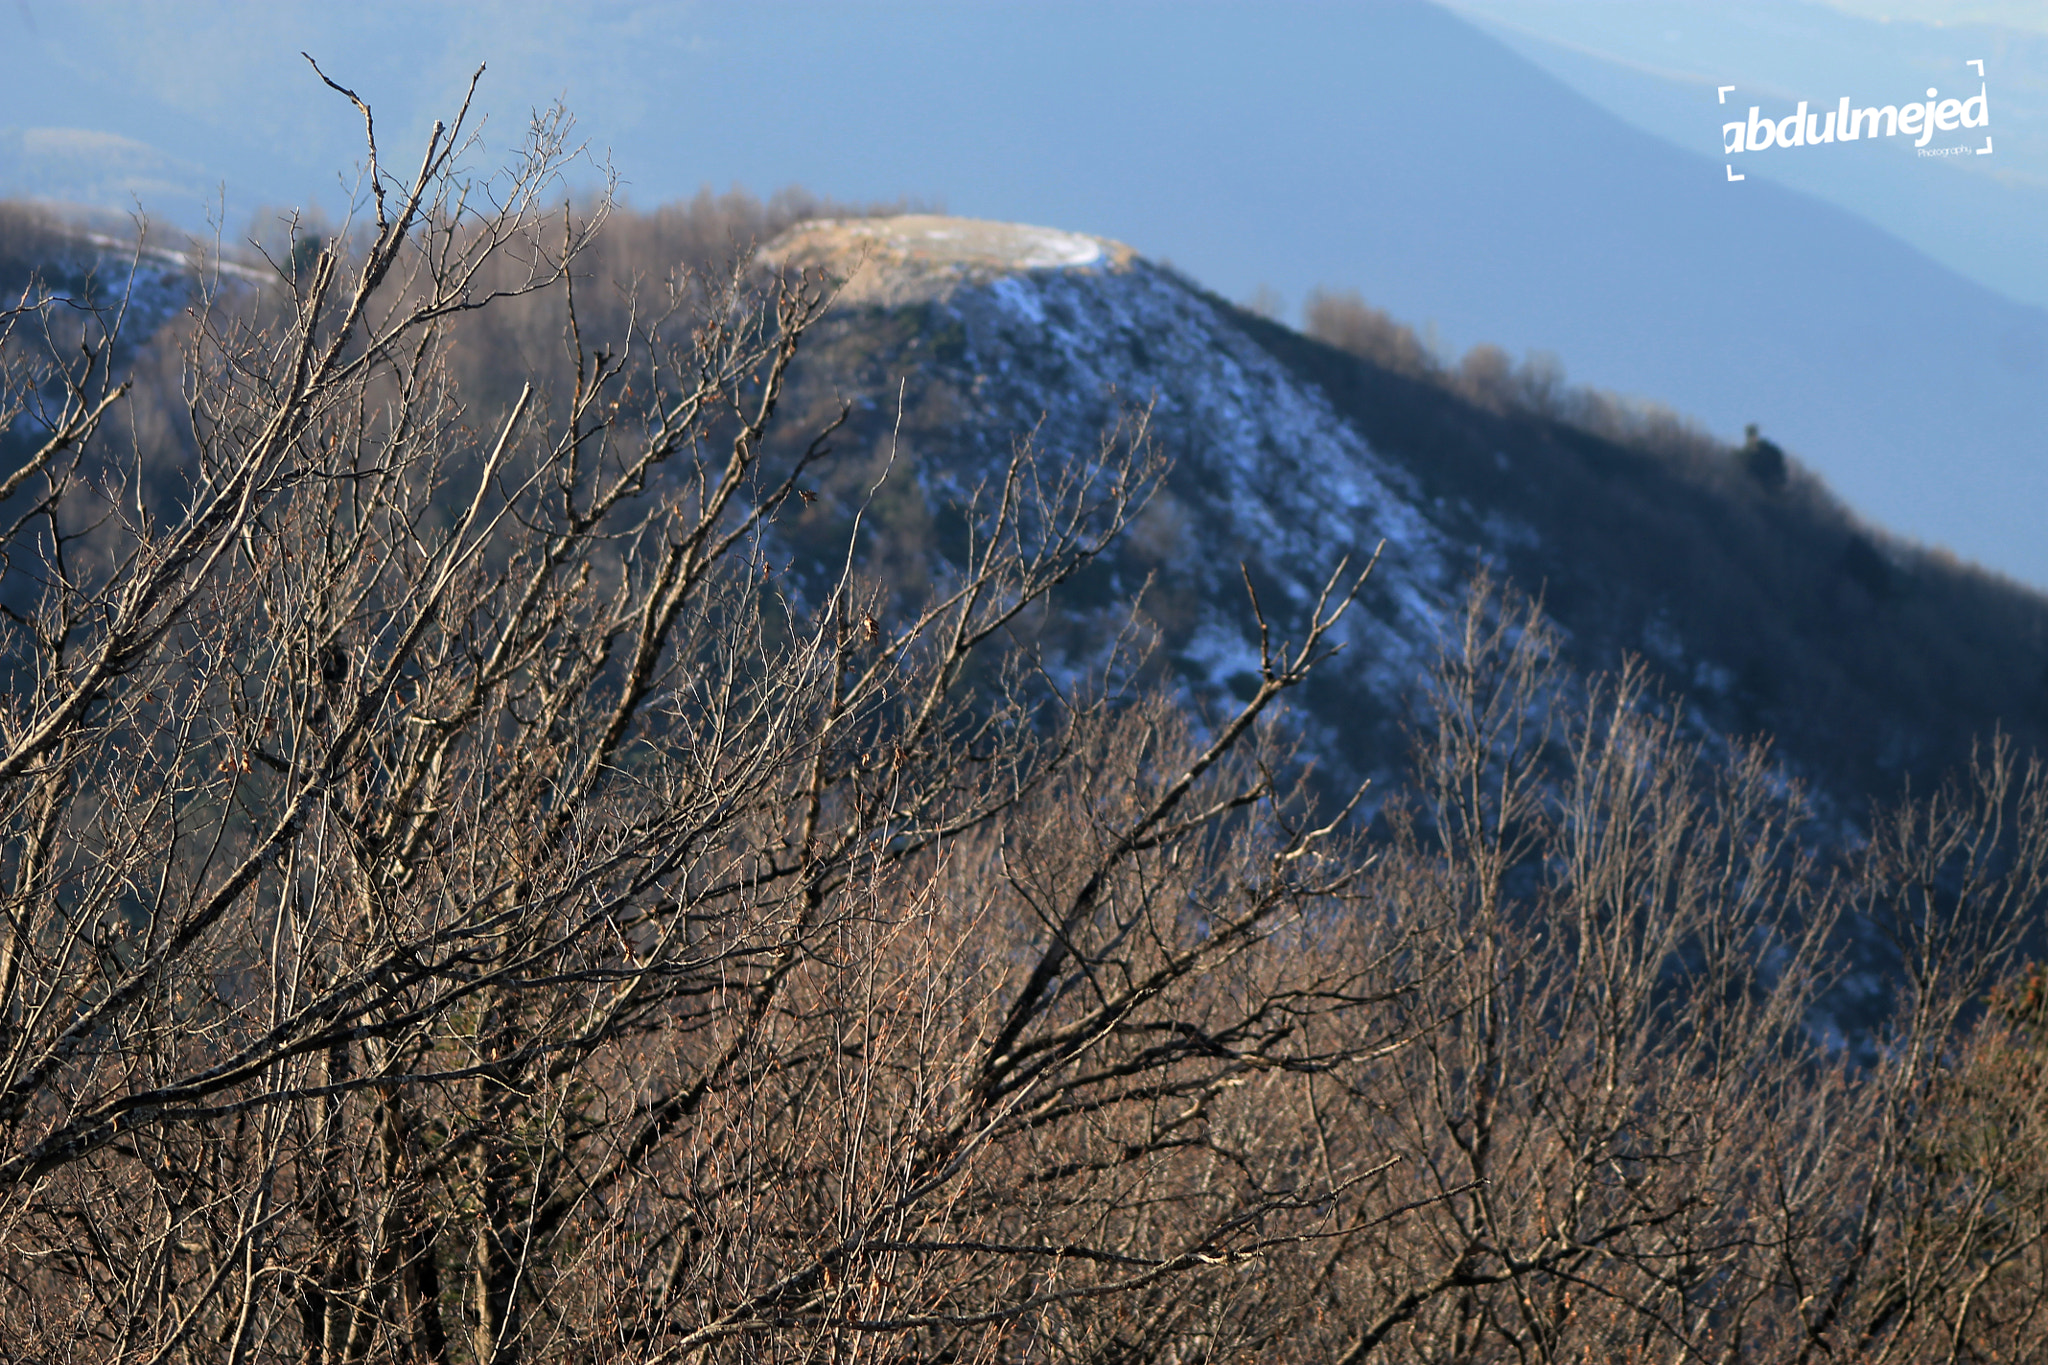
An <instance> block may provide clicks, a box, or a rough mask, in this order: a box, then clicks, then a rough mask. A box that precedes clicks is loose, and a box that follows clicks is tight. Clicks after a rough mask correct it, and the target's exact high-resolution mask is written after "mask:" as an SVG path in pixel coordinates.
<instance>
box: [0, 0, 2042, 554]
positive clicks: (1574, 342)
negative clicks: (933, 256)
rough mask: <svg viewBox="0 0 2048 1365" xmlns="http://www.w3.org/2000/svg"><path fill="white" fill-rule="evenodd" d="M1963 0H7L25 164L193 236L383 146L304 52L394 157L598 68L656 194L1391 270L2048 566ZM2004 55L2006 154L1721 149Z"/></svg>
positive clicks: (1284, 289)
mask: <svg viewBox="0 0 2048 1365" xmlns="http://www.w3.org/2000/svg"><path fill="white" fill-rule="evenodd" d="M1958 4H1959V8H1958V9H1956V10H1955V11H1953V12H1954V13H1956V14H1957V15H1958V16H1959V17H1963V18H1968V19H1970V20H1971V23H1968V24H1964V23H1953V24H1944V25H1936V24H1931V23H1920V22H1913V21H1911V19H1910V18H1909V17H1907V16H1906V11H1908V10H1909V9H1914V10H1916V11H1924V10H1925V9H1926V8H1927V4H1924V3H1923V4H1918V5H1917V6H1916V5H1914V4H1913V3H1912V2H1911V0H1908V2H1907V3H1901V4H1897V5H1893V6H1890V7H1889V8H1888V9H1886V7H1885V6H1883V5H1882V4H1881V3H1879V0H1872V3H1868V4H1866V3H1863V0H1843V2H1842V3H1839V4H1833V5H1823V4H1816V3H1803V2H1802V0H1456V6H1457V9H1458V12H1459V14H1460V15H1462V16H1463V17H1462V18H1456V17H1453V16H1452V15H1451V14H1450V13H1449V12H1447V11H1445V10H1442V9H1432V8H1428V7H1425V6H1422V5H1420V4H1418V3H1410V4H1401V3H1394V2H1393V0H1359V2H1357V3H1339V2H1337V0H1328V2H1326V3H1306V2H1304V3H1282V2H1281V0H1262V2H1261V3H1237V4H1229V3H1220V2H1218V3H1197V2H1195V0H1185V2H1183V3H1161V2H1154V3H1145V2H1144V0H1123V2H1122V3H1115V2H1114V0H1097V3H1090V4H1078V3H1062V2H1061V0H1029V3H1003V2H999V0H953V2H952V3H945V4H938V3H913V2H912V0H899V2H897V3H883V2H882V0H830V2H829V3H826V2H824V0H807V2H805V3H798V2H797V0H789V2H788V3H745V4H741V3H733V2H731V0H727V2H725V3H671V4H659V5H656V4H644V3H631V2H630V0H613V2H611V3H603V2H598V0H594V2H592V3H584V4H577V5H563V4H552V5H544V4H536V3H515V2H510V0H508V2H507V3H500V4H488V3H465V4H459V5H458V4H435V3H423V2H422V0H412V3H406V4H390V3H355V4H351V5H348V6H338V5H333V4H323V5H317V6H316V5H311V4H302V3H289V2H284V3H280V2H273V3H264V4H240V3H220V4H203V3H180V4H165V3H150V4H140V3H132V2H131V3H120V4H115V3H93V2H92V0H83V2H81V0H70V2H69V3H64V4H57V3H52V0H0V50H4V51H5V52H6V53H7V54H8V57H9V80H8V81H7V82H6V84H5V85H4V86H0V192H9V191H11V192H28V193H34V194H40V195H45V196H50V197H56V198H63V199H69V200H74V201H81V202H88V203H97V204H99V205H102V206H105V205H108V204H113V205H117V206H118V205H125V204H127V203H128V202H129V201H130V200H131V198H132V197H135V196H139V197H140V198H141V200H142V202H143V205H144V207H145V208H146V209H147V210H149V211H150V212H151V213H152V214H154V215H156V216H158V217H159V218H162V219H166V220H170V221H176V222H181V223H184V224H187V225H196V224H198V223H200V222H202V221H203V220H204V217H205V212H206V210H205V207H204V206H205V205H206V203H207V202H208V201H209V200H211V199H212V198H213V197H214V196H215V195H217V194H218V193H220V187H221V186H223V185H225V196H226V198H225V203H226V209H225V214H224V222H225V223H226V226H227V235H228V236H229V237H230V238H231V239H232V238H237V237H239V236H241V235H242V234H243V233H244V232H245V231H246V230H247V227H248V225H249V223H250V222H251V219H252V216H253V215H255V214H256V212H257V210H258V209H259V206H264V205H270V206H289V205H295V204H307V203H319V204H321V205H323V206H325V207H326V208H327V209H328V210H329V211H330V212H331V211H333V210H335V209H336V208H338V207H339V205H340V204H341V203H342V202H343V201H342V193H341V190H340V189H339V185H340V184H341V183H342V182H343V181H344V180H345V179H346V173H347V170H348V168H349V167H350V166H352V165H353V164H354V162H355V161H356V160H357V159H358V158H359V156H360V126H359V123H358V121H357V120H356V119H355V118H354V116H353V114H352V112H351V111H350V110H349V109H348V107H347V106H346V104H345V103H344V102H343V101H341V100H339V99H338V98H337V97H335V96H333V95H331V94H330V93H328V92H327V91H325V90H323V89H322V88H321V87H320V86H319V85H318V83H317V82H316V81H315V79H314V78H313V76H312V74H311V73H310V72H309V71H308V70H307V69H306V66H305V63H304V61H303V59H302V58H301V57H300V56H299V55H298V54H299V52H300V50H301V49H304V50H307V51H310V52H312V53H314V54H315V55H316V56H318V57H319V58H320V60H321V62H322V63H323V65H324V66H326V68H327V69H328V70H329V71H330V73H332V74H333V75H334V76H336V77H337V78H338V79H340V80H343V81H344V82H346V83H348V84H350V85H352V86H354V87H355V88H356V89H357V90H358V91H360V92H361V93H362V94H363V95H364V96H365V97H366V98H367V99H369V100H370V101H371V102H372V103H373V105H374V106H375V107H376V110H377V114H378V121H379V122H378V126H379V129H380V133H381V135H382V137H383V139H384V142H385V145H386V148H387V153H388V154H389V155H391V156H392V158H393V159H394V160H403V159H404V157H405V156H406V155H407V149H409V148H412V147H416V146H417V144H418V140H419V139H420V137H421V136H422V135H423V134H424V131H425V129H426V128H427V126H428V125H429V124H430V122H431V121H432V120H433V119H434V118H435V117H437V116H441V115H444V114H446V113H447V112H448V111H449V110H450V109H451V108H452V105H453V103H454V101H455V100H456V99H457V98H458V97H459V95H460V92H461V90H462V87H463V85H464V84H465V82H466V80H467V77H468V74H469V72H470V71H472V70H473V69H474V68H475V66H476V65H477V64H478V63H480V62H487V63H488V65H489V71H488V73H487V74H486V76H485V78H484V83H483V85H482V88H481V91H480V95H479V103H480V105H481V107H482V108H483V109H484V110H486V111H488V113H489V118H490V122H489V124H488V136H489V139H490V141H491V142H492V144H493V145H494V146H495V147H497V148H499V149H502V148H504V147H507V146H510V145H512V144H514V143H515V142H516V141H517V139H518V134H519V132H520V130H521V129H522V128H523V126H524V123H525V120H526V118H527V117H528V114H529V112H530V111H531V110H533V109H534V108H536V107H541V106H546V105H547V104H549V103H551V102H552V101H554V100H556V99H561V100H563V101H565V102H566V103H567V104H568V106H569V107H570V108H571V109H572V110H573V111H574V112H575V114H576V116H577V117H578V119H579V121H580V127H581V129H582V131H583V132H584V133H585V134H586V135H587V136H588V138H589V139H590V142H591V145H592V148H593V150H594V152H595V153H596V154H598V155H601V156H602V155H608V156H609V159H610V161H611V164H612V165H613V166H614V167H615V168H616V170H617V172H618V174H619V175H620V177H621V179H622V183H623V188H624V193H625V195H626V196H627V197H628V199H629V200H631V201H632V202H635V203H638V204H642V205H648V204H653V203H657V202H660V201H663V200H666V199H671V198H675V197H679V196H685V195H688V194H690V193H693V192H694V191H695V190H696V189H697V188H698V187H699V186H701V185H706V184H708V185H711V186H713V187H715V188H721V189H722V188H725V187H727V186H729V185H732V184H735V183H739V184H744V185H745V186H747V187H748V188H750V189H753V190H756V191H757V192H768V191H772V190H774V189H776V188H778V187H781V186H784V185H788V184H792V183H800V184H802V185H804V186H806V187H808V188H809V189H811V190H813V191H816V192H819V193H823V194H829V195H833V196H836V197H840V198H847V199H889V198H895V197H899V196H913V197H920V198H924V199H926V200H930V201H938V202H942V203H943V204H944V205H945V206H946V207H948V208H949V209H950V210H952V211H954V212H957V213H963V214H969V215H974V216H981V217H990V218H1003V219H1014V220H1020V221H1025V222H1039V223H1048V224H1052V225H1055V226H1059V227H1063V228H1070V229H1076V230H1081V231H1089V232H1096V233H1101V234H1104V235H1107V236H1112V237H1117V238H1120V239H1122V240H1125V241H1127V242H1130V243H1131V244H1132V245H1133V246H1136V247H1137V248H1138V249H1140V250H1141V251H1144V252H1146V253H1147V254H1149V255H1152V256H1154V257H1161V258H1166V259H1170V260H1171V261H1172V262H1174V263H1175V264H1176V265H1178V266H1180V267H1181V268H1182V269H1184V270H1186V271H1187V272H1188V273H1189V274H1191V275H1192V276H1193V277H1194V278H1196V279H1197V280H1198V281H1200V282H1201V283H1203V284H1205V285H1207V286H1209V287H1211V288H1213V289H1215V290H1217V291H1218V292H1220V293H1222V294H1225V295H1227V296H1230V297H1233V298H1239V299H1244V298H1248V297H1250V296H1251V295H1252V293H1253V292H1254V290H1256V289H1258V288H1259V287H1260V286H1261V285H1266V286H1270V287H1271V288H1272V289H1274V290H1277V291H1278V293H1279V295H1280V296H1281V297H1282V298H1283V299H1285V300H1286V301H1287V302H1288V303H1289V304H1290V305H1291V304H1298V302H1299V301H1300V300H1301V298H1302V297H1303V296H1304V294H1305V293H1306V292H1307V291H1308V290H1309V289H1311V288H1313V287H1315V286H1318V285H1323V286H1333V287H1337V288H1355V289H1358V290H1360V291H1362V292H1363V293H1364V294H1365V295H1366V297H1367V298H1369V299H1371V300H1372V301H1374V302H1376V303H1379V304H1380V305H1382V306H1384V307H1386V308H1388V309H1389V310H1390V311H1391V312H1393V313H1394V314H1395V315H1396V316H1398V317H1401V318H1404V319H1406V320H1409V321H1411V322H1413V323H1415V324H1416V325H1417V326H1419V327H1421V326H1429V327H1432V328H1433V329H1434V335H1435V336H1437V337H1438V338H1439V340H1440V342H1441V344H1442V346H1443V348H1444V349H1445V350H1446V351H1447V352H1448V353H1450V354H1453V355H1455V354H1457V353H1459V352H1461V351H1463V350H1464V349H1465V348H1466V347H1468V346H1470V345H1472V344H1474V343H1477V342H1482V341H1486V342H1496V343H1499V344H1502V345H1504V346H1506V347H1507V348H1508V349H1509V350H1510V351H1511V352H1514V353H1518V354H1519V353H1521V352H1524V351H1529V350H1546V351H1550V352H1553V353H1555V354H1556V355H1557V356H1559V357H1560V358H1561V359H1562V360H1563V362H1564V364H1565V366H1566V368H1567V370H1568V371H1569V372H1570V374H1571V375H1572V376H1573V377H1574V378H1576V379H1580V380H1583V381H1588V382H1593V383H1597V384H1600V385H1602V386H1605V387H1609V388H1613V389H1618V390H1621V391H1623V392H1629V393H1635V394H1638V395H1643V396H1646V397H1649V398H1654V399H1659V400H1663V401H1666V402H1669V403H1670V404H1672V405H1673V406H1675V407H1677V408H1679V409H1680V410H1681V411H1685V412H1689V413H1692V414H1695V415H1697V416H1698V417H1700V418H1701V419H1702V420H1704V421H1706V422H1707V423H1708V424H1709V425H1710V426H1711V427H1712V428H1713V429H1714V430H1716V431H1718V432H1720V433H1722V434H1723V435H1725V436H1731V437H1732V436H1735V435H1737V434H1738V433H1739V432H1740V429H1741V426H1742V424H1743V423H1744V422H1745V421H1752V420H1754V421H1760V422H1761V423H1763V425H1764V426H1765V428H1766V430H1768V431H1771V432H1772V433H1774V434H1775V435H1778V436H1780V437H1781V438H1782V439H1785V440H1787V441H1788V443H1789V444H1790V445H1791V447H1792V448H1793V449H1794V450H1795V453H1797V454H1799V455H1800V456H1801V457H1802V458H1804V459H1806V460H1807V461H1808V462H1809V463H1811V464H1813V465H1814V466H1815V467H1816V468H1818V469H1820V470H1821V472H1822V473H1823V474H1825V475H1826V476H1827V477H1828V478H1829V479H1830V480H1831V481H1832V482H1833V483H1834V484H1835V485H1836V486H1837V487H1838V488H1839V489H1841V490H1842V491H1843V493H1844V494H1845V496H1847V497H1848V498H1849V499H1850V500H1851V502H1852V503H1853V504H1855V505H1856V506H1858V507H1859V508H1862V509H1864V510H1866V511H1867V512H1868V513H1869V514H1871V515H1872V516H1874V517H1876V518H1877V519H1879V520H1880V521H1882V522H1884V523H1885V524H1888V525H1890V526H1893V527H1895V528H1897V529H1900V530H1902V531H1904V532H1906V533H1908V534H1911V535H1914V536H1918V537H1921V538H1925V539H1928V540H1932V541H1937V542H1940V543H1945V544H1948V545H1950V546H1952V547H1954V548H1956V549H1957V550H1958V551H1960V552H1961V553H1963V554H1965V555H1967V556H1969V557H1972V558H1976V559H1979V560H1982V561H1983V562H1986V563H1988V564H1991V565H1994V566H1996V567H2000V568H2004V569H2006V570H2007V571H2009V572H2013V573H2016V574H2019V575H2021V576H2023V577H2026V578H2028V579H2030V580H2032V581H2034V582H2036V583H2041V584H2044V585H2048V537H2044V536H2042V535H2041V534H2040V529H2041V524H2042V517H2041V512H2042V511H2043V510H2044V509H2048V398H2044V397H2043V395H2048V312H2043V311H2042V310H2041V309H2039V308H2038V307H2032V306H2022V305H2028V304H2039V303H2042V302H2048V252H2044V251H2043V250H2042V249H2041V244H2042V243H2043V241H2044V239H2048V233H2044V229H2048V198H2044V196H2048V19H2044V20H2043V21H2042V22H2040V23H2033V22H2029V21H2030V19H2031V17H2032V16H2034V15H2038V14H2041V13H2043V12H2044V11H2048V3H2043V4H2035V5H2023V4H2021V3H2020V0H1958ZM1879 9H1884V10H1885V12H1888V13H1891V14H1892V15H1893V18H1892V20H1891V21H1890V22H1879V20H1878V19H1877V18H1874V17H1872V13H1871V12H1872V11H1875V10H1879ZM1982 21H1989V22H1992V23H1994V24H2003V25H2004V26H2003V27H1984V26H1983V22H1982ZM1972 57H1983V58H1985V59H1986V60H1987V62H1988V63H1989V72H1990V85H1991V88H1992V90H1993V92H1994V99H1995V101H1996V105H1995V107H1996V114H1995V117H1994V127H1995V129H1996V131H1997V134H1998V136H1999V138H2000V139H2001V143H2000V146H1999V150H1998V153H1997V154H1996V155H1995V156H1993V157H1990V158H1983V159H1977V158H1974V157H1972V158H1969V159H1949V160H1947V161H1944V162H1939V163H1937V162H1931V161H1928V160H1925V159H1921V158H1917V157H1915V156H1914V155H1912V154H1911V153H1910V149H1905V148H1902V147H1901V146H1898V145H1889V146H1872V145H1865V146H1861V147H1857V148H1829V149H1814V150H1813V151H1811V152H1808V153H1803V154H1788V155H1786V156H1783V157H1780V158H1778V159H1777V160H1775V161H1772V160H1769V159H1768V157H1766V156H1760V157H1758V158H1757V159H1755V160H1754V161H1753V162H1752V163H1750V165H1749V166H1748V167H1747V168H1746V169H1747V170H1748V171H1749V172H1750V173H1751V179H1750V181H1749V182H1748V183H1746V184H1741V185H1731V184H1729V183H1727V182H1726V181H1725V180H1724V178H1723V177H1724V168H1723V162H1724V158H1723V156H1722V155H1721V150H1720V145H1719V128H1720V124H1721V122H1722V119H1723V110H1722V109H1721V108H1719V107H1717V105H1716V103H1715V100H1714V86H1715V84H1717V83H1729V82H1733V83H1735V84H1737V85H1738V86H1740V87H1742V88H1741V89H1740V90H1739V91H1738V93H1737V97H1736V100H1737V104H1738V106H1739V105H1741V103H1742V102H1743V101H1744V100H1745V99H1747V100H1749V101H1751V102H1755V101H1761V102H1764V103H1772V102H1774V101H1776V102H1788V101H1790V100H1795V99H1813V100H1816V101H1826V102H1827V103H1828V104H1830V105H1831V104H1832V102H1833V100H1834V98H1835V97H1836V96H1837V95H1841V94H1848V95H1852V96H1853V97H1855V98H1856V99H1857V100H1858V101H1859V102H1863V101H1878V100H1882V101H1884V102H1890V101H1893V100H1904V99H1909V98H1911V97H1913V96H1914V95H1915V94H1916V93H1917V88H1918V86H1919V85H1920V84H1921V83H1923V82H1932V81H1936V80H1939V81H1941V82H1943V83H1946V82H1948V81H1949V79H1950V78H1949V76H1948V75H1945V74H1943V73H1953V75H1954V78H1955V84H1954V86H1953V87H1952V88H1955V89H1960V88H1961V86H1962V84H1963V82H1964V80H1965V78H1966V73H1965V71H1964V68H1963V65H1962V64H1963V62H1964V61H1965V60H1966V59H1968V58H1972ZM1968 79H1970V80H1972V81H1974V76H1969V77H1968ZM1788 107H1789V106H1788ZM1793 156H1800V157H1802V158H1803V159H1800V160H1796V161H1795V160H1794V159H1792V157H1793ZM483 160H484V158H480V159H479V164H480V165H481V164H483ZM2015 300H2016V301H2018V303H2015V302H2014V301H2015Z"/></svg>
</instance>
